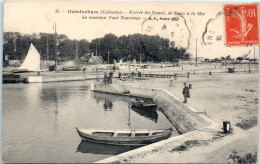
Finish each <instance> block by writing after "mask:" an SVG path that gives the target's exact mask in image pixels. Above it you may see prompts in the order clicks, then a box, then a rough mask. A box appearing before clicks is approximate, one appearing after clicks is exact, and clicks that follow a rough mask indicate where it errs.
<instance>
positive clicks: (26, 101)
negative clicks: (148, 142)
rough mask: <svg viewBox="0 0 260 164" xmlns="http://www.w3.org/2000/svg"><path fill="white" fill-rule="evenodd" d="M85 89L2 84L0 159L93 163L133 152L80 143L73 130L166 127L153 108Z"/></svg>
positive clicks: (83, 84)
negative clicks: (143, 107) (137, 106)
mask: <svg viewBox="0 0 260 164" xmlns="http://www.w3.org/2000/svg"><path fill="white" fill-rule="evenodd" d="M90 84H91V81H82V82H60V83H45V84H3V86H2V92H3V93H2V158H3V160H4V161H6V162H26V163H27V162H59V163H64V162H66V163H67V162H73V163H86V162H94V161H98V160H101V159H104V158H107V157H110V156H114V155H116V154H119V153H122V152H125V151H129V150H131V149H134V148H136V147H127V146H109V145H102V144H95V143H89V142H83V141H81V139H80V137H79V136H78V134H77V132H76V129H75V127H79V128H102V129H104V128H106V129H129V128H130V129H165V128H169V127H171V124H170V122H169V121H168V120H167V118H166V117H165V116H164V114H163V113H162V112H161V111H160V110H159V109H156V112H153V113H150V112H147V111H142V110H140V109H136V108H132V107H131V103H130V100H131V98H130V97H126V96H115V95H111V94H102V93H94V92H92V91H90V90H89V88H90ZM173 135H177V133H175V132H174V133H173Z"/></svg>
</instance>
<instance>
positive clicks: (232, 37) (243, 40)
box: [224, 3, 259, 46]
mask: <svg viewBox="0 0 260 164" xmlns="http://www.w3.org/2000/svg"><path fill="white" fill-rule="evenodd" d="M224 11H225V31H226V45H227V46H246V45H258V44H259V24H258V23H259V22H258V4H256V3H253V4H239V5H233V4H228V5H225V6H224Z"/></svg>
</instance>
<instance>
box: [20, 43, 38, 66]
mask: <svg viewBox="0 0 260 164" xmlns="http://www.w3.org/2000/svg"><path fill="white" fill-rule="evenodd" d="M18 69H27V70H28V71H40V70H41V68H40V54H39V52H38V51H37V50H36V48H35V47H34V45H33V44H32V43H31V46H30V49H29V51H28V53H27V56H26V58H25V60H24V62H23V64H22V65H21V66H20V67H19V68H18Z"/></svg>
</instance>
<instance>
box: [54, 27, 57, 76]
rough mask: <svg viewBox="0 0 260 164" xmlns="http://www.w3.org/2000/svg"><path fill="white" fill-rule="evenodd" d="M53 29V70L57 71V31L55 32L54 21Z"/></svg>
mask: <svg viewBox="0 0 260 164" xmlns="http://www.w3.org/2000/svg"><path fill="white" fill-rule="evenodd" d="M54 30H55V34H54V38H55V46H54V47H55V49H54V55H55V59H54V60H55V72H57V32H56V23H55V24H54Z"/></svg>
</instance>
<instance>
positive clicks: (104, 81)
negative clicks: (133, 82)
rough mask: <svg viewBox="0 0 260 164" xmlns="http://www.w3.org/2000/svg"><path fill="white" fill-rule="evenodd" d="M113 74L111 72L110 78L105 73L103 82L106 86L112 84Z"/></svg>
mask: <svg viewBox="0 0 260 164" xmlns="http://www.w3.org/2000/svg"><path fill="white" fill-rule="evenodd" d="M113 74H114V73H113V72H112V71H111V72H109V74H108V75H109V76H107V73H106V72H104V80H103V83H104V84H112V78H113Z"/></svg>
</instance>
